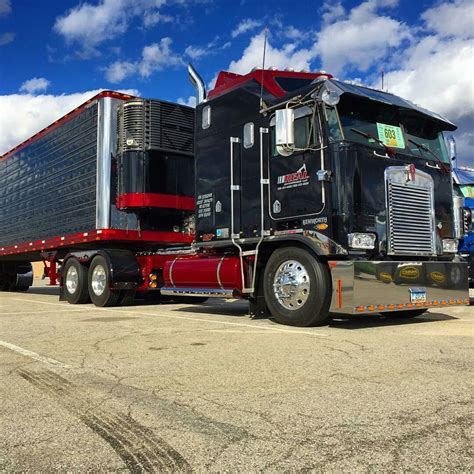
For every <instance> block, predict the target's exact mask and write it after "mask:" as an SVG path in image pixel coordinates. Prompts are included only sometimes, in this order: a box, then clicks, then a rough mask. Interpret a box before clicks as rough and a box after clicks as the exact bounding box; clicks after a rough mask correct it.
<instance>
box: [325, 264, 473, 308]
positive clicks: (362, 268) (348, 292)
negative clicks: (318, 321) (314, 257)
mask: <svg viewBox="0 0 474 474" xmlns="http://www.w3.org/2000/svg"><path fill="white" fill-rule="evenodd" d="M329 267H330V269H331V276H332V286H333V293H332V301H331V308H330V311H331V312H332V313H344V314H361V313H371V312H376V313H381V312H386V311H402V310H410V309H422V308H439V307H447V306H455V305H469V283H468V268H467V264H465V263H458V262H402V261H399V262H394V261H389V262H385V261H383V262H376V261H356V262H347V261H330V262H329ZM420 288H422V289H423V288H424V289H426V302H423V303H420V302H417V303H414V302H411V301H410V293H411V291H410V290H415V289H420Z"/></svg>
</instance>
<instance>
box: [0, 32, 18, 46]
mask: <svg viewBox="0 0 474 474" xmlns="http://www.w3.org/2000/svg"><path fill="white" fill-rule="evenodd" d="M14 39H15V33H12V32H11V31H7V32H6V33H2V34H0V46H4V45H6V44H8V43H11V42H12V41H13V40H14Z"/></svg>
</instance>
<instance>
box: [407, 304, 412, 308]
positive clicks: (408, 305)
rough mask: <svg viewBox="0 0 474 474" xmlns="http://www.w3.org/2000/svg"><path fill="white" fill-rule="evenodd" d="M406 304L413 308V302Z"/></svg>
mask: <svg viewBox="0 0 474 474" xmlns="http://www.w3.org/2000/svg"><path fill="white" fill-rule="evenodd" d="M405 306H406V307H407V308H413V303H407V304H406V305H405Z"/></svg>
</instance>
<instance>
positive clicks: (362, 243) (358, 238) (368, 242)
mask: <svg viewBox="0 0 474 474" xmlns="http://www.w3.org/2000/svg"><path fill="white" fill-rule="evenodd" d="M376 238H377V237H376V235H375V234H361V233H354V234H347V239H348V241H349V247H350V248H352V249H366V250H370V249H373V248H374V247H375V240H376Z"/></svg>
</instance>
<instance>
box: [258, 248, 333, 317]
mask: <svg viewBox="0 0 474 474" xmlns="http://www.w3.org/2000/svg"><path fill="white" fill-rule="evenodd" d="M263 290H264V295H265V302H266V303H267V306H268V309H269V310H270V313H271V314H272V316H273V317H274V318H275V319H276V321H278V322H279V323H281V324H286V325H289V326H316V325H323V324H325V323H327V321H328V320H329V305H330V302H331V277H330V274H329V269H328V267H327V266H326V265H323V264H322V263H320V262H319V261H318V260H317V259H316V257H315V256H313V254H311V253H310V252H309V251H307V250H305V249H302V248H299V247H282V248H279V249H277V250H275V252H273V254H272V255H271V256H270V258H269V260H268V263H267V266H266V268H265V273H264V276H263Z"/></svg>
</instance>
